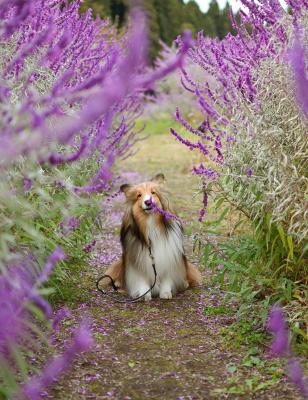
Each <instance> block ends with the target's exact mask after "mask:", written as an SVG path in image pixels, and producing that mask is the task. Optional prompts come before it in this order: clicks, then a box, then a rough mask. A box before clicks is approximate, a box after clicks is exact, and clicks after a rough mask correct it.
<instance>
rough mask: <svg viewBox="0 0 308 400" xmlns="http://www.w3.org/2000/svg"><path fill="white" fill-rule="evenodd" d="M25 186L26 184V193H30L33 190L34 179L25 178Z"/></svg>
mask: <svg viewBox="0 0 308 400" xmlns="http://www.w3.org/2000/svg"><path fill="white" fill-rule="evenodd" d="M23 184H24V192H25V193H28V192H29V191H30V189H31V188H32V179H30V178H26V177H25V178H24V179H23Z"/></svg>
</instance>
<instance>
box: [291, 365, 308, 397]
mask: <svg viewBox="0 0 308 400" xmlns="http://www.w3.org/2000/svg"><path fill="white" fill-rule="evenodd" d="M288 367H289V377H290V379H291V381H292V382H293V383H294V385H296V386H297V387H298V388H299V390H300V392H301V393H302V395H303V396H304V398H305V399H307V398H308V382H307V378H305V376H304V371H303V368H302V367H301V365H300V363H299V362H298V361H297V360H295V359H294V358H292V359H290V360H289V362H288Z"/></svg>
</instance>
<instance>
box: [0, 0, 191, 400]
mask: <svg viewBox="0 0 308 400" xmlns="http://www.w3.org/2000/svg"><path fill="white" fill-rule="evenodd" d="M80 3H81V1H80V0H75V1H72V2H67V1H65V2H63V1H62V0H42V1H30V0H29V1H23V0H6V1H1V2H0V36H1V49H0V133H1V144H0V167H1V176H0V208H1V216H0V224H1V231H2V234H1V239H0V248H1V252H0V265H1V271H2V275H1V276H0V279H1V281H0V287H1V288H2V289H3V290H2V289H1V297H0V303H1V307H0V321H5V324H4V323H3V325H5V326H6V329H5V330H4V331H1V336H0V362H1V368H0V385H1V386H0V388H1V394H3V395H4V396H6V397H9V398H12V395H13V393H16V392H19V394H20V395H21V393H23V396H25V397H28V398H39V397H40V393H41V392H42V390H44V389H45V388H46V387H48V386H49V385H50V384H51V383H52V382H53V381H54V380H55V379H57V378H58V376H59V374H60V373H62V372H63V371H64V370H65V369H66V367H68V366H69V364H70V363H71V361H72V360H73V358H74V357H75V354H77V353H79V352H81V351H85V350H87V349H88V348H89V347H90V345H91V335H90V328H89V326H88V325H87V324H84V325H82V326H81V328H80V329H79V330H77V332H76V335H75V339H74V340H73V343H72V345H71V346H69V347H68V348H67V349H66V350H64V353H63V355H62V356H61V357H59V358H54V359H52V360H51V362H50V363H49V364H48V365H47V366H46V367H44V368H43V372H42V374H41V375H39V376H37V377H35V376H34V377H32V378H31V380H30V381H29V382H28V383H26V382H27V380H28V375H29V374H33V371H32V370H31V369H32V367H31V366H30V365H29V363H28V362H26V360H27V357H25V356H24V355H25V354H26V355H27V354H29V351H30V348H31V346H32V345H33V339H34V338H36V339H37V340H36V342H37V343H36V345H37V346H38V343H39V340H38V338H39V336H40V335H42V331H43V329H41V328H38V326H40V327H41V326H42V325H46V324H47V325H48V322H46V320H48V319H50V318H52V310H51V307H50V305H49V303H48V302H47V301H46V300H45V299H44V298H43V297H42V295H43V294H48V293H50V290H49V289H47V288H46V287H44V288H42V287H41V286H42V285H45V284H46V283H47V279H48V278H49V275H50V273H51V272H54V274H53V280H52V281H51V280H50V279H49V280H48V284H50V283H52V284H54V283H55V284H57V281H58V280H61V279H63V278H65V276H66V272H65V270H67V269H68V268H69V267H70V266H71V265H72V264H73V263H80V262H82V261H84V260H85V257H87V254H88V253H89V252H90V251H91V250H92V249H93V247H94V246H95V240H94V239H93V233H94V231H96V230H97V229H98V228H99V227H100V224H101V221H100V217H99V216H101V215H102V210H101V203H102V202H101V200H102V198H103V197H104V196H106V194H108V192H110V191H111V189H112V185H113V182H112V173H111V168H112V165H113V163H114V161H115V160H116V159H117V158H120V157H123V156H124V155H126V154H127V153H128V152H129V149H130V147H131V146H132V144H133V143H134V142H135V140H137V139H136V138H135V135H136V133H137V131H136V130H134V120H135V118H136V117H137V116H138V115H139V114H140V112H142V102H143V92H144V91H145V90H146V89H148V88H149V87H152V85H153V84H154V82H155V81H156V80H158V79H160V78H162V77H164V76H165V75H166V74H168V73H169V72H171V71H173V70H174V69H176V68H178V67H181V66H182V61H183V57H184V55H185V53H186V52H187V49H188V47H189V43H190V40H189V37H188V36H186V39H185V45H184V48H183V49H182V50H181V51H180V52H179V54H178V55H177V56H176V57H175V58H174V59H173V60H172V61H171V62H170V63H169V64H168V65H167V66H165V67H163V68H160V69H157V70H155V71H148V72H147V73H146V72H145V70H144V65H145V62H146V59H145V55H146V34H145V28H144V23H143V17H142V15H141V14H140V12H138V10H135V11H134V13H133V15H132V28H131V29H130V31H129V32H127V33H126V34H124V35H123V36H122V38H117V35H116V32H115V31H114V29H113V28H112V27H111V26H109V24H108V21H102V20H100V19H99V18H97V19H96V20H94V19H93V18H92V15H91V10H89V11H87V12H86V13H84V14H80V13H79V6H80ZM59 244H60V245H61V246H62V248H63V250H64V252H63V250H60V249H58V250H55V248H57V246H58V245H59ZM51 253H52V255H51V256H50V259H49V261H48V262H47V264H46V266H45V267H43V266H44V260H45V259H46V257H48V255H49V254H51ZM64 253H65V255H66V261H64ZM56 261H58V262H59V265H61V266H60V267H59V266H58V267H55V264H56ZM65 262H66V264H64V263H65ZM64 266H65V267H64ZM40 271H41V272H40ZM54 277H55V278H54ZM2 295H3V296H4V297H2ZM64 315H65V313H64V314H63V315H62V316H64ZM60 319H61V316H59V315H57V316H56V317H55V318H54V320H53V323H52V326H53V327H54V329H55V328H56V326H57V325H58V324H59V320H60ZM29 326H31V327H32V329H29ZM47 331H48V332H50V331H49V330H47ZM46 335H47V341H48V340H49V336H50V333H47V334H46ZM49 341H50V340H49ZM51 349H52V346H51ZM16 372H18V374H16ZM19 384H22V385H21V386H19Z"/></svg>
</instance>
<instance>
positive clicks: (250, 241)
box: [203, 197, 307, 350]
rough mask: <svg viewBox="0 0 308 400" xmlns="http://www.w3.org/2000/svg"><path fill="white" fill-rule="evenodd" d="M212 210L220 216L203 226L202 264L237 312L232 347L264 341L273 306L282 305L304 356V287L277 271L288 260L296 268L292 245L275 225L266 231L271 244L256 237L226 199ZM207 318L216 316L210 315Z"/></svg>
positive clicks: (246, 222)
mask: <svg viewBox="0 0 308 400" xmlns="http://www.w3.org/2000/svg"><path fill="white" fill-rule="evenodd" d="M213 208H214V209H215V210H216V211H219V213H218V215H217V217H216V218H213V219H211V220H210V219H208V220H207V221H205V222H204V227H205V230H206V232H207V235H208V238H207V240H206V243H205V245H204V249H203V263H204V266H205V267H206V268H209V269H211V270H212V272H213V280H214V282H215V283H216V284H217V283H218V284H219V285H220V286H221V287H222V288H223V289H225V290H226V291H227V297H226V302H228V301H231V300H232V301H233V302H234V303H235V306H236V307H237V317H238V322H236V323H235V325H234V326H235V327H236V329H234V330H233V334H232V335H231V334H230V338H232V342H233V344H236V343H238V345H242V344H243V340H245V341H246V342H245V344H248V345H252V344H256V342H259V341H264V333H263V330H264V326H265V324H266V320H267V316H268V309H269V306H270V305H271V304H273V303H276V302H279V303H281V304H283V305H285V308H286V311H287V312H288V314H289V322H290V324H291V328H292V337H293V341H294V342H297V343H298V344H299V346H298V347H301V348H302V350H303V349H304V348H305V347H306V346H307V335H306V334H305V330H306V329H307V328H306V325H305V324H306V322H305V314H306V312H307V309H305V306H304V305H305V303H306V299H305V285H304V284H301V283H300V282H295V281H294V280H293V279H291V277H288V275H286V274H280V273H279V268H277V269H275V268H274V266H275V265H276V264H275V263H277V265H279V260H280V262H281V261H282V260H283V259H284V257H285V256H286V255H287V256H288V259H291V258H292V264H288V265H294V263H295V262H296V260H297V257H298V255H296V253H295V249H294V243H293V241H291V240H290V239H289V240H288V239H287V235H285V233H284V231H283V229H282V228H281V227H280V226H278V227H277V226H275V225H271V230H270V232H268V230H267V231H266V235H267V241H266V240H264V233H263V234H262V235H260V234H258V232H259V230H256V228H255V226H254V223H251V222H250V221H249V219H248V218H247V217H246V216H245V215H244V216H243V214H241V213H238V218H234V215H235V210H234V208H233V207H232V206H231V205H230V204H228V202H226V200H225V198H224V197H217V198H216V202H215V204H214V206H213ZM267 228H268V225H267ZM258 229H261V228H258ZM262 229H265V228H264V226H263V227H262ZM283 268H286V266H285V265H284V264H281V266H280V269H283ZM292 271H293V270H292ZM218 311H219V310H218ZM208 312H215V311H213V310H207V309H206V310H205V313H208ZM247 340H252V343H247Z"/></svg>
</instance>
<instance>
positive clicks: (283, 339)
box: [267, 307, 290, 356]
mask: <svg viewBox="0 0 308 400" xmlns="http://www.w3.org/2000/svg"><path fill="white" fill-rule="evenodd" d="M267 327H268V329H269V331H270V332H272V334H273V335H274V340H273V342H272V345H271V352H272V353H273V354H275V355H276V356H281V355H283V354H288V353H289V351H290V349H289V337H288V330H287V326H286V323H285V321H284V317H283V312H282V310H281V308H280V307H273V308H272V310H271V312H270V315H269V319H268V324H267Z"/></svg>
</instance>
